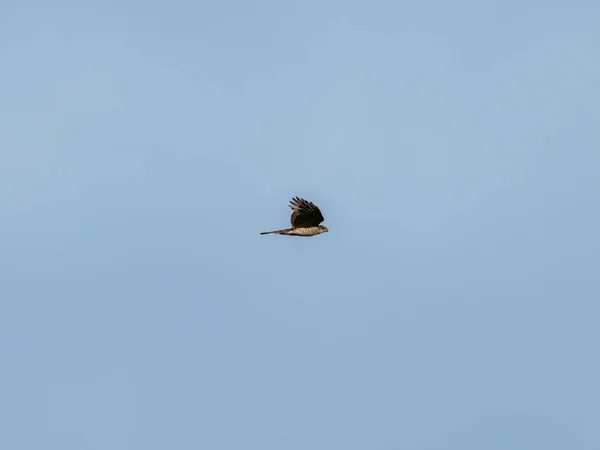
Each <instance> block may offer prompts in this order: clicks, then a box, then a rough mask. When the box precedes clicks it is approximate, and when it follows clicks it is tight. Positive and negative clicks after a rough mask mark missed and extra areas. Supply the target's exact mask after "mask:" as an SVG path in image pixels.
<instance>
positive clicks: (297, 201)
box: [290, 197, 325, 228]
mask: <svg viewBox="0 0 600 450" xmlns="http://www.w3.org/2000/svg"><path fill="white" fill-rule="evenodd" d="M290 208H292V210H293V211H294V212H293V213H292V219H291V222H292V227H293V228H306V227H316V226H317V225H319V224H320V223H321V222H323V221H324V220H325V219H324V218H323V214H321V210H320V209H319V208H318V207H317V206H316V205H315V204H314V203H312V202H309V201H307V200H304V199H303V198H299V197H294V198H293V199H292V201H290Z"/></svg>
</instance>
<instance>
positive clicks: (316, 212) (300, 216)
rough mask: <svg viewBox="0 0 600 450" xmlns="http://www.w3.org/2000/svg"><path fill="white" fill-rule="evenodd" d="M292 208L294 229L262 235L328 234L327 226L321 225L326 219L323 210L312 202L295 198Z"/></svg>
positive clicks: (291, 203)
mask: <svg viewBox="0 0 600 450" xmlns="http://www.w3.org/2000/svg"><path fill="white" fill-rule="evenodd" d="M290 208H292V211H294V212H293V213H292V218H291V222H292V228H286V229H285V230H276V231H265V232H264V233H260V234H285V235H287V236H316V235H317V234H321V233H327V232H328V231H329V230H328V229H327V227H326V226H323V225H319V224H320V223H321V222H323V221H324V220H325V219H324V218H323V214H321V210H320V209H319V208H318V207H317V206H316V205H315V204H314V203H312V202H309V201H307V200H304V199H303V198H299V197H294V198H293V199H292V200H291V201H290Z"/></svg>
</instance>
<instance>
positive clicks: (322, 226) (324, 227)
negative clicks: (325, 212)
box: [321, 225, 329, 233]
mask: <svg viewBox="0 0 600 450" xmlns="http://www.w3.org/2000/svg"><path fill="white" fill-rule="evenodd" d="M321 229H322V230H323V233H329V230H328V229H327V227H326V226H325V225H321Z"/></svg>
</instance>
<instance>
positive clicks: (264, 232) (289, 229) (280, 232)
mask: <svg viewBox="0 0 600 450" xmlns="http://www.w3.org/2000/svg"><path fill="white" fill-rule="evenodd" d="M291 230H292V229H291V228H287V229H285V230H275V231H263V232H262V233H260V234H286V233H287V232H288V231H291Z"/></svg>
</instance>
